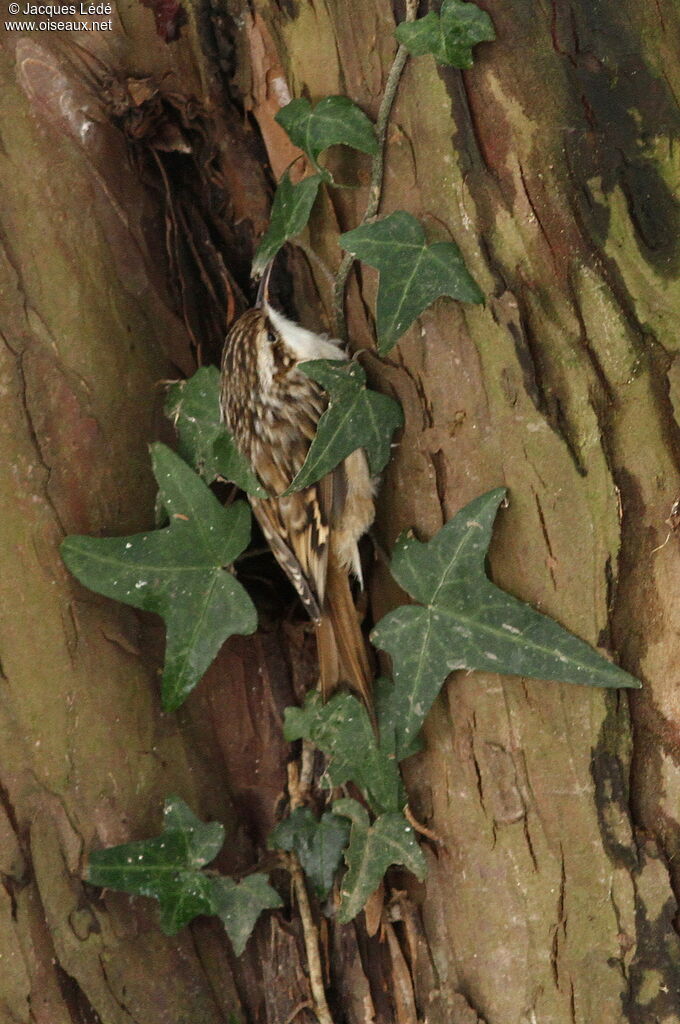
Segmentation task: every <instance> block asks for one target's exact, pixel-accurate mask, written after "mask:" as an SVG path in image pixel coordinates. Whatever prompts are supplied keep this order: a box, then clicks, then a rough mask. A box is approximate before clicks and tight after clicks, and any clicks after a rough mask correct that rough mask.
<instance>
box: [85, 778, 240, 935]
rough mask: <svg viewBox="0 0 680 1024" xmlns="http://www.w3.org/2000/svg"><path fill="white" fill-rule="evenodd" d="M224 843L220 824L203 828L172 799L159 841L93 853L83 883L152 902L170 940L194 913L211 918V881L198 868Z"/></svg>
mask: <svg viewBox="0 0 680 1024" xmlns="http://www.w3.org/2000/svg"><path fill="white" fill-rule="evenodd" d="M223 842H224V828H223V827H222V825H220V824H219V823H218V822H211V823H210V824H204V823H203V822H202V821H199V819H198V818H196V817H195V815H194V814H193V813H192V812H191V810H190V809H189V808H188V807H187V805H186V804H185V803H183V801H182V800H180V799H179V797H170V798H169V799H168V800H167V801H166V804H165V811H164V828H163V832H162V833H161V835H160V836H156V837H155V838H153V839H144V840H140V841H138V842H132V843H123V844H122V845H121V846H112V847H110V848H109V849H107V850H94V851H92V853H91V854H90V859H89V865H88V870H87V873H86V879H87V881H88V882H91V883H92V884H93V885H99V886H101V887H102V888H105V889H117V890H119V891H122V892H129V893H132V894H134V895H139V896H152V897H154V898H155V899H157V900H158V902H159V904H160V912H161V927H162V929H163V931H164V932H165V934H166V935H172V934H174V933H175V932H176V931H178V930H179V929H180V928H182V927H183V926H184V925H185V924H187V923H188V922H189V921H191V920H192V919H193V918H194V917H196V916H197V915H198V914H211V913H213V910H212V902H211V893H210V880H209V878H208V876H207V875H205V874H203V873H202V872H201V871H200V868H202V867H203V865H204V864H208V863H210V861H211V860H214V859H215V857H216V856H217V854H218V853H219V851H220V848H221V847H222V844H223Z"/></svg>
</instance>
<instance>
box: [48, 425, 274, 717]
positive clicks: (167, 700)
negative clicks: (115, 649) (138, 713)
mask: <svg viewBox="0 0 680 1024" xmlns="http://www.w3.org/2000/svg"><path fill="white" fill-rule="evenodd" d="M151 454H152V461H153V471H154V475H155V477H156V480H157V481H158V485H159V498H160V501H161V504H162V505H163V507H164V508H165V509H166V511H167V513H168V517H169V519H170V526H168V527H167V528H165V529H163V530H156V531H153V532H149V533H138V534H135V535H134V536H131V537H104V538H97V537H67V538H66V540H64V542H63V543H62V545H61V556H62V558H63V560H64V562H65V563H66V566H67V567H68V568H69V569H70V570H71V572H72V573H73V575H74V576H76V577H77V579H79V580H80V582H81V583H83V584H84V585H85V586H86V587H89V588H90V590H94V591H95V592H96V593H98V594H104V595H105V596H106V597H113V598H115V599H116V600H117V601H122V602H123V603H124V604H130V605H132V606H133V607H134V608H142V609H144V610H146V611H150V612H156V613H157V614H158V615H161V616H162V617H163V618H164V619H165V623H166V626H167V643H166V651H165V668H164V671H163V682H162V698H163V707H164V708H165V709H166V710H167V711H173V710H175V709H176V708H178V707H179V705H180V704H181V703H182V701H183V700H184V699H185V697H186V696H187V694H188V693H189V692H190V691H191V690H192V689H193V687H194V686H195V685H196V683H197V682H198V680H199V679H200V678H201V676H202V675H203V673H204V672H205V671H206V669H207V668H208V666H209V665H210V663H211V662H212V660H213V659H214V657H215V656H216V654H217V652H218V651H219V649H220V647H221V646H222V644H223V643H224V641H225V640H226V639H227V637H229V636H231V635H232V634H233V633H239V634H247V633H252V632H253V631H254V630H255V628H256V626H257V613H256V611H255V607H254V605H253V603H252V601H251V600H250V598H249V597H248V595H247V593H246V591H245V590H244V589H243V587H242V586H241V584H240V583H239V582H238V581H237V580H236V579H235V578H234V576H233V575H232V573H230V572H229V571H228V569H227V568H226V567H227V566H229V565H230V564H231V563H232V562H233V561H234V559H235V558H237V556H238V555H240V554H241V552H242V551H243V550H244V549H245V548H246V547H247V545H248V541H249V539H250V510H249V508H248V506H247V505H246V503H245V502H242V501H238V502H235V503H234V504H233V505H231V506H229V508H223V507H222V506H221V505H220V503H219V501H218V500H217V498H216V497H215V496H214V495H213V494H212V492H211V491H210V490H209V488H208V487H207V486H206V485H205V484H204V483H203V481H202V480H201V479H200V478H199V477H197V476H196V474H195V473H194V472H193V470H191V469H190V468H189V466H187V464H186V463H185V462H184V461H183V460H182V459H180V457H179V456H178V455H175V454H174V452H172V451H171V450H170V449H169V448H167V447H166V446H165V445H163V444H156V445H152V447H151Z"/></svg>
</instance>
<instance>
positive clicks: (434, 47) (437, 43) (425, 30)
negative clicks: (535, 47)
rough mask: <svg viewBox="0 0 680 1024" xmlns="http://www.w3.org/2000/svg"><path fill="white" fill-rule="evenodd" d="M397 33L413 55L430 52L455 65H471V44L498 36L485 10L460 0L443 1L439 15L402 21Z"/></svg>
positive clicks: (439, 60)
mask: <svg viewBox="0 0 680 1024" xmlns="http://www.w3.org/2000/svg"><path fill="white" fill-rule="evenodd" d="M395 35H396V37H397V39H398V40H399V42H400V43H403V45H404V46H405V47H406V48H407V50H409V51H410V52H411V53H412V54H413V55H414V56H416V57H419V56H421V55H422V54H425V53H431V54H433V55H434V57H435V59H436V60H437V61H438V62H439V63H440V64H448V65H451V66H453V67H454V68H471V67H472V63H473V58H472V47H473V46H476V45H477V43H482V42H491V41H492V40H493V39H495V38H496V33H495V32H494V28H493V23H492V21H491V18H490V17H489V15H488V14H487V13H486V11H482V10H481V9H480V8H479V7H477V6H476V4H473V3H461V0H444V2H443V3H442V7H441V12H440V14H435V13H434V12H430V14H426V15H425V17H424V18H418V19H417V20H416V21H412V22H402V23H401V25H398V26H397V29H396V32H395Z"/></svg>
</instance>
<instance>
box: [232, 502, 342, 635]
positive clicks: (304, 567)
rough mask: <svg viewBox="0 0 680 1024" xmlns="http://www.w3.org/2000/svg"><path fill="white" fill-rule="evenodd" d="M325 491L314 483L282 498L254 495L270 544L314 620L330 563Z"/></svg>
mask: <svg viewBox="0 0 680 1024" xmlns="http://www.w3.org/2000/svg"><path fill="white" fill-rule="evenodd" d="M322 490H323V488H321V487H319V486H318V485H314V486H313V487H308V488H306V489H305V490H304V491H299V492H297V493H295V494H290V495H287V496H286V497H283V498H263V499H259V498H251V505H252V508H253V512H254V514H255V517H256V519H257V521H258V523H259V524H260V527H261V528H262V532H263V534H264V536H265V539H266V540H267V543H268V544H269V546H270V547H271V549H272V551H273V553H274V556H275V558H276V560H277V562H278V563H279V565H280V566H281V568H282V569H283V571H284V572H285V573H286V575H287V576H288V578H289V580H290V581H291V583H292V584H293V586H294V587H295V589H296V590H297V592H298V594H299V595H300V598H301V600H302V603H303V604H304V606H305V608H306V610H307V612H308V614H309V615H310V616H311V618H313V619H319V618H320V616H321V608H322V606H323V603H324V597H325V591H326V567H327V564H328V538H329V529H328V520H327V518H326V516H325V514H324V511H323V499H322V497H321V491H322Z"/></svg>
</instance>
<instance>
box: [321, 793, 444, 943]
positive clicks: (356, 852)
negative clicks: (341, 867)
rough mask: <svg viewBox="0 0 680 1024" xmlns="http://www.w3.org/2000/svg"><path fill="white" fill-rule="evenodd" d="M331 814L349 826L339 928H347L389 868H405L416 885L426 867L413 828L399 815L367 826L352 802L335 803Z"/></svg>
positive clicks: (363, 814)
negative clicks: (397, 865)
mask: <svg viewBox="0 0 680 1024" xmlns="http://www.w3.org/2000/svg"><path fill="white" fill-rule="evenodd" d="M333 813H334V814H341V815H345V816H346V817H348V818H349V819H350V820H351V822H352V831H351V833H350V839H349V846H348V848H347V850H346V852H345V861H346V862H347V868H348V870H347V874H346V875H345V877H344V878H343V880H342V903H341V904H340V909H339V911H338V921H339V922H340V924H348V923H349V922H350V921H351V920H352V919H353V918H355V917H356V916H357V914H358V913H359V912H360V911H361V910H362V909H363V907H364V906H365V905H366V901H367V900H368V898H369V897H370V896H371V894H372V893H373V892H375V890H376V889H377V888H378V886H379V885H380V881H381V879H382V877H383V875H384V874H385V872H386V871H387V869H388V868H389V867H390V865H392V864H401V865H403V866H404V867H405V868H408V870H409V871H411V872H412V873H413V874H414V875H415V876H416V878H418V879H419V880H420V881H422V880H423V878H425V874H426V871H427V867H426V864H425V858H424V856H423V851H422V850H421V849H420V847H419V845H418V842H417V840H416V836H415V833H414V831H413V828H412V827H411V826H410V825H409V823H408V822H407V820H406V818H405V817H404V815H403V814H400V813H399V812H398V811H389V812H388V813H387V814H381V815H380V817H379V818H377V819H376V820H375V821H374V822H373V824H372V825H371V824H369V818H368V812H367V811H366V809H365V808H364V807H362V806H361V804H360V803H358V802H357V801H356V800H352V799H350V798H345V799H343V800H336V801H335V803H334V804H333Z"/></svg>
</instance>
